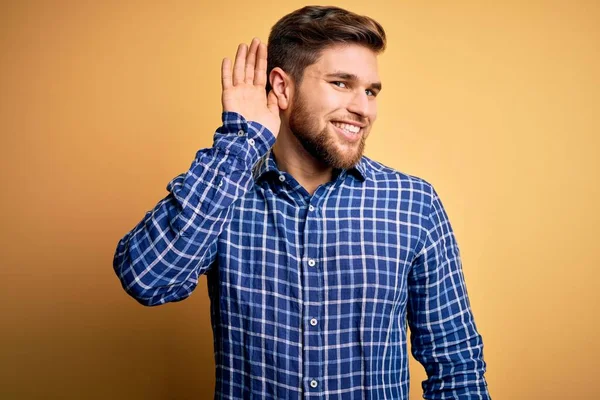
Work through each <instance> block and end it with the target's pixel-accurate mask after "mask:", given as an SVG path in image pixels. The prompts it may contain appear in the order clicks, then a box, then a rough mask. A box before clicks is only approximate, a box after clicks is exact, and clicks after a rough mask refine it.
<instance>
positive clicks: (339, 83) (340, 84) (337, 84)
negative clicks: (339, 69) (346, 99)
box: [331, 81, 346, 88]
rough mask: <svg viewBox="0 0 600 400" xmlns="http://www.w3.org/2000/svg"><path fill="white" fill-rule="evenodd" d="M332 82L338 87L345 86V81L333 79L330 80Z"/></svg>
mask: <svg viewBox="0 0 600 400" xmlns="http://www.w3.org/2000/svg"><path fill="white" fill-rule="evenodd" d="M331 83H333V84H334V85H335V86H337V87H340V88H346V83H345V82H341V81H333V82H331Z"/></svg>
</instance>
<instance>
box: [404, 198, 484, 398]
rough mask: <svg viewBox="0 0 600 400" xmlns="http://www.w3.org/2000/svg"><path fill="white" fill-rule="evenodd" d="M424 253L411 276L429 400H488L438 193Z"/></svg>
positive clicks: (412, 312)
mask: <svg viewBox="0 0 600 400" xmlns="http://www.w3.org/2000/svg"><path fill="white" fill-rule="evenodd" d="M431 198H432V203H431V206H430V209H429V212H428V215H427V217H426V218H427V219H426V220H425V226H424V227H425V237H424V238H423V248H422V249H421V251H420V252H419V253H418V255H417V256H416V257H415V259H414V260H413V265H412V269H411V273H410V276H409V283H408V287H409V300H408V302H409V304H408V323H409V326H410V330H411V345H412V354H413V356H414V357H415V358H416V359H417V360H418V361H419V362H420V363H421V364H422V365H423V366H424V367H425V371H426V372H427V376H428V379H427V380H425V381H424V382H423V383H422V386H423V396H424V398H426V399H489V398H490V397H489V393H488V389H487V382H486V380H485V377H484V373H485V370H486V363H485V361H484V360H483V342H482V338H481V335H480V334H479V333H478V332H477V328H476V326H475V322H474V319H473V314H472V312H471V306H470V303H469V298H468V295H467V288H466V286H465V280H464V276H463V272H462V266H461V260H460V253H459V249H458V245H457V242H456V238H455V236H454V233H453V231H452V227H451V225H450V222H449V220H448V216H447V214H446V211H445V210H444V208H443V205H442V203H441V200H440V198H439V197H438V195H437V193H436V192H435V189H433V187H431Z"/></svg>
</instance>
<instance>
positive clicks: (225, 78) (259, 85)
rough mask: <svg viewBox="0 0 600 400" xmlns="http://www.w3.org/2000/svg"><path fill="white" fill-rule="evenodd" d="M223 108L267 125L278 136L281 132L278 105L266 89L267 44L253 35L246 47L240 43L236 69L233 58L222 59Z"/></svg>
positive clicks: (236, 57) (273, 96) (271, 93)
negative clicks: (248, 47)
mask: <svg viewBox="0 0 600 400" xmlns="http://www.w3.org/2000/svg"><path fill="white" fill-rule="evenodd" d="M221 79H222V86H223V93H222V97H221V101H222V104H223V111H232V112H237V113H239V114H241V115H242V116H243V117H244V118H246V119H247V120H248V121H255V122H258V123H260V124H261V125H264V126H265V127H266V128H267V129H269V130H270V131H271V132H273V134H274V135H276V136H277V134H278V132H279V124H280V119H279V107H278V106H277V98H276V97H275V94H273V92H272V91H271V92H270V93H269V95H267V94H266V92H265V86H266V83H267V46H266V45H265V44H264V43H260V41H259V40H258V39H254V40H253V41H252V43H251V44H250V49H249V50H248V49H247V46H246V45H245V44H241V45H240V46H239V47H238V50H237V54H236V56H235V64H234V66H233V71H232V68H231V61H230V60H229V59H228V58H225V59H224V60H223V64H222V67H221Z"/></svg>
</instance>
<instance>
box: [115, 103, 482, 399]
mask: <svg viewBox="0 0 600 400" xmlns="http://www.w3.org/2000/svg"><path fill="white" fill-rule="evenodd" d="M274 141H275V137H274V136H273V134H272V133H271V132H270V131H268V130H267V129H266V128H264V127H263V126H262V125H260V124H258V123H256V122H251V121H246V120H245V119H244V118H243V117H242V116H241V115H239V114H236V113H230V112H226V113H223V125H222V126H221V127H220V128H219V129H218V130H217V132H216V133H215V137H214V145H213V147H211V148H208V149H203V150H200V151H198V153H197V155H196V158H195V160H194V162H193V163H192V165H191V167H190V169H189V170H188V171H187V172H186V173H184V174H181V175H179V176H177V177H176V178H174V179H173V180H172V181H171V182H170V183H169V185H168V186H167V190H168V192H169V194H168V195H167V196H166V197H165V198H164V199H162V200H161V201H160V202H159V203H158V204H157V205H156V207H155V208H154V209H153V210H151V211H149V212H147V213H146V215H145V217H144V218H143V220H142V221H141V222H140V223H139V224H138V225H137V226H136V227H135V228H134V229H133V230H132V231H131V232H129V233H128V234H127V235H126V236H125V237H124V238H123V239H121V240H120V242H119V244H118V247H117V250H116V253H115V258H114V268H115V272H116V274H117V276H118V277H119V279H120V280H121V283H122V285H123V287H124V289H125V290H126V291H127V292H128V293H129V294H130V295H131V296H133V297H134V298H135V299H136V300H138V301H139V302H140V303H142V304H144V305H147V306H154V305H159V304H163V303H167V302H174V301H180V300H183V299H185V298H186V297H188V296H189V295H190V294H191V293H192V291H193V290H194V288H195V287H196V285H197V283H198V278H199V276H200V275H202V274H206V275H207V279H208V288H209V296H210V299H211V321H212V327H213V333H214V349H215V353H214V356H215V362H216V390H215V399H303V398H311V399H390V400H391V399H395V400H397V399H408V390H409V371H408V354H407V322H408V324H409V325H410V328H411V332H412V336H411V340H412V349H413V355H414V356H415V357H416V359H417V360H419V362H421V363H422V364H423V365H424V367H425V369H426V371H427V374H428V379H427V380H426V381H424V382H423V385H422V386H423V391H424V396H425V398H427V399H489V398H490V397H489V394H488V390H487V383H486V380H485V378H484V373H485V369H486V363H485V362H484V360H483V342H482V338H481V335H480V334H479V333H478V332H477V329H476V326H475V322H474V319H473V315H472V312H471V308H470V304H469V299H468V296H467V290H466V287H465V282H464V277H463V273H462V269H461V262H460V255H459V250H458V246H457V243H456V240H455V237H454V234H453V232H452V228H451V226H450V222H449V220H448V216H447V215H446V212H445V210H444V208H443V206H442V203H441V201H440V199H439V197H438V195H437V193H436V192H435V190H434V189H433V187H432V186H431V185H430V184H429V183H427V182H425V181H424V180H422V179H419V178H416V177H413V176H410V175H406V174H403V173H401V172H398V171H395V170H393V169H391V168H388V167H385V166H383V165H381V164H380V163H377V162H375V161H373V160H371V159H369V158H367V157H363V158H362V160H361V161H360V163H359V164H358V165H357V166H356V168H353V169H351V170H341V171H336V178H335V179H334V180H332V181H331V182H329V183H327V184H324V185H321V186H320V187H319V188H318V189H317V191H316V192H315V193H314V195H312V196H311V195H310V194H309V193H308V192H307V191H306V190H305V189H304V188H303V187H302V186H300V185H299V184H298V182H297V181H296V180H294V178H293V177H292V176H291V175H289V174H287V173H285V172H282V171H279V170H278V169H277V164H276V160H275V158H274V154H273V153H272V152H271V150H270V149H271V146H272V145H273V143H274Z"/></svg>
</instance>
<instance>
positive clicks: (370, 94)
mask: <svg viewBox="0 0 600 400" xmlns="http://www.w3.org/2000/svg"><path fill="white" fill-rule="evenodd" d="M365 93H366V94H367V96H373V97H375V96H377V93H375V92H374V91H372V90H371V89H367V90H365Z"/></svg>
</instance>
